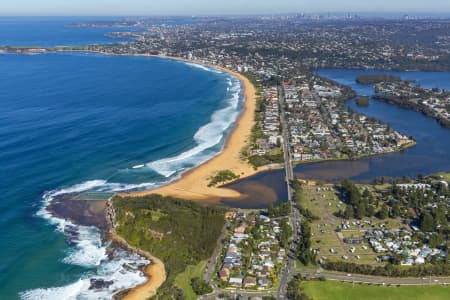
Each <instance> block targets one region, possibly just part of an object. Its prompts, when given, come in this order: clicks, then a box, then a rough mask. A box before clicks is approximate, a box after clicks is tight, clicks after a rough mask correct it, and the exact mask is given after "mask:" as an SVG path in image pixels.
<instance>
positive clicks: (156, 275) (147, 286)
mask: <svg viewBox="0 0 450 300" xmlns="http://www.w3.org/2000/svg"><path fill="white" fill-rule="evenodd" d="M144 273H145V276H147V278H148V280H147V282H145V283H144V284H141V285H138V286H137V287H134V288H133V289H131V290H130V292H129V293H128V294H127V295H125V296H124V297H123V298H122V299H123V300H145V299H148V298H151V297H153V296H154V295H156V291H157V290H158V288H159V287H160V286H161V285H162V284H163V283H164V281H165V280H166V271H165V269H164V264H163V263H162V261H160V260H159V259H156V258H153V259H152V263H151V264H149V265H148V266H147V267H146V268H145V270H144Z"/></svg>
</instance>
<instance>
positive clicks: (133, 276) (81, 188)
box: [20, 64, 240, 300]
mask: <svg viewBox="0 0 450 300" xmlns="http://www.w3.org/2000/svg"><path fill="white" fill-rule="evenodd" d="M191 65H192V66H194V67H200V68H202V69H206V70H208V71H211V72H219V71H216V70H213V69H210V68H207V67H204V66H200V65H196V64H191ZM219 73H221V72H219ZM227 85H228V89H227V90H228V98H227V99H226V104H227V105H226V107H224V108H222V109H220V110H217V111H216V112H215V113H214V114H213V115H212V117H211V121H210V122H209V123H208V124H206V125H204V126H202V127H201V128H200V129H199V130H198V131H197V132H196V134H195V136H194V140H195V142H196V143H197V145H196V146H195V147H194V148H192V149H190V150H188V151H186V152H183V153H181V154H180V155H177V156H174V157H170V158H164V159H161V160H158V161H155V162H151V163H148V164H147V166H148V167H151V168H152V169H153V170H155V171H156V172H158V173H159V174H162V175H164V176H165V177H170V178H169V179H170V180H174V179H175V178H174V177H176V176H173V175H174V174H176V175H177V176H179V174H180V173H181V172H182V171H184V170H186V169H188V168H191V167H194V166H195V165H198V164H200V163H203V162H204V161H206V160H208V159H210V158H211V157H212V156H214V155H215V154H217V151H218V149H217V150H216V149H214V147H216V146H217V145H219V144H220V143H221V142H223V139H224V135H225V133H226V131H227V130H228V129H229V128H230V127H231V126H232V124H233V123H234V122H235V121H236V118H237V116H238V114H239V112H238V107H239V96H240V82H239V81H238V80H237V79H233V80H232V79H228V83H227ZM160 184H161V183H159V184H158V183H154V182H147V183H140V184H124V183H114V182H108V181H106V180H90V181H86V182H83V183H80V184H76V185H73V186H69V187H65V188H61V189H58V190H53V191H49V192H47V193H45V194H44V197H43V200H44V205H43V206H42V208H41V209H40V210H39V211H38V213H37V214H38V215H39V216H41V217H43V218H45V219H47V220H48V221H49V222H50V223H51V224H53V225H54V226H55V228H56V230H57V231H59V232H61V233H64V230H65V228H70V230H71V231H76V234H74V235H73V236H72V237H71V242H74V243H75V244H74V246H72V247H71V248H70V249H69V251H68V253H67V256H66V257H65V258H64V259H63V263H66V264H72V265H78V266H82V267H86V268H90V270H87V271H86V273H85V274H84V275H83V276H81V278H80V279H79V280H77V281H76V282H73V283H71V284H68V285H66V286H62V287H50V288H38V289H32V290H28V291H25V292H22V293H20V297H21V298H22V299H27V300H28V299H44V300H45V299H59V300H64V299H67V300H69V299H111V298H112V296H113V295H114V294H115V293H117V292H118V291H120V290H122V289H125V288H131V287H134V286H136V285H139V284H141V283H143V282H145V280H146V277H145V276H144V274H143V273H142V272H141V271H139V270H138V268H137V266H138V265H145V264H147V263H148V261H147V260H145V259H144V258H142V257H140V256H137V255H135V254H130V253H128V252H126V251H123V250H120V249H117V250H115V253H114V255H113V256H114V257H113V259H109V258H108V255H107V247H106V245H104V244H103V243H102V240H101V235H100V232H99V230H98V229H97V228H95V227H89V226H77V225H75V224H73V223H72V222H70V221H68V220H64V219H60V218H56V217H54V216H53V215H51V214H50V213H49V212H48V210H47V207H48V205H49V204H50V202H51V201H52V199H54V197H56V196H59V195H64V194H69V193H81V192H86V191H102V192H121V191H129V190H137V189H149V188H155V187H157V186H158V185H160ZM127 266H128V267H127ZM92 268H94V271H93V270H92ZM91 279H102V280H105V281H108V282H111V284H110V285H109V286H108V287H103V288H101V289H90V286H91Z"/></svg>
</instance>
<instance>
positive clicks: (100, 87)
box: [0, 19, 243, 299]
mask: <svg viewBox="0 0 450 300" xmlns="http://www.w3.org/2000/svg"><path fill="white" fill-rule="evenodd" d="M72 21H73V20H72V19H70V20H66V23H67V22H72ZM26 22H28V23H27V25H24V24H22V23H19V24H16V23H14V24H9V25H7V26H6V27H7V30H5V23H4V21H2V19H0V32H1V33H0V44H5V41H6V43H7V44H12V42H14V44H16V45H17V44H29V43H30V41H32V42H33V44H34V42H35V41H36V42H39V43H41V42H42V44H43V45H60V44H66V42H67V41H75V42H74V43H80V44H84V43H87V42H89V43H91V42H104V41H105V40H104V38H105V37H104V32H103V31H100V32H97V33H95V34H93V33H92V31H91V30H92V29H86V28H72V29H70V32H69V33H64V34H62V35H59V34H53V33H50V34H49V31H51V30H53V29H49V27H48V24H47V23H45V22H44V24H41V23H40V21H39V22H33V21H30V20H27V21H26ZM58 22H60V23H59V24H60V25H61V26H63V27H64V24H66V23H65V22H63V21H58ZM60 25H55V24H53V25H51V26H50V27H51V28H59V27H58V26H60ZM53 26H55V27H53ZM30 27H34V29H33V30H35V32H36V33H35V34H34V33H33V35H32V36H31V38H30V39H28V37H29V34H30V32H29V29H30ZM60 29H61V28H60ZM39 30H41V32H39ZM61 30H62V29H61ZM77 30H80V31H81V32H84V33H76V34H75V35H76V38H75V39H71V38H73V37H68V36H66V34H68V35H71V34H72V33H74V32H75V31H77ZM17 32H21V35H19V37H18V36H17ZM84 34H86V37H87V40H83V36H84ZM91 34H92V35H91ZM37 36H39V39H35V37H37ZM95 36H97V38H96V37H95ZM22 37H23V40H22ZM41 38H42V40H41ZM60 38H61V39H60ZM20 41H21V42H20ZM0 66H1V69H0V164H1V175H0V228H2V230H1V231H0V245H1V247H0V251H1V254H0V295H1V296H0V298H1V299H18V298H24V299H102V298H105V299H108V298H110V297H111V295H112V293H113V292H114V291H117V290H118V289H120V288H125V287H131V286H133V285H136V284H138V283H141V282H143V281H144V280H145V279H144V277H143V276H142V274H140V272H130V271H127V270H125V269H124V268H123V264H124V263H129V262H136V261H142V259H141V258H139V257H136V256H133V255H130V254H127V253H119V254H118V255H117V256H116V258H115V259H113V260H109V259H107V257H106V253H105V247H104V246H105V245H104V244H102V242H101V240H100V234H99V232H98V230H96V229H95V228H91V227H79V228H78V231H79V234H80V236H79V240H78V243H77V244H76V245H74V246H69V245H68V244H67V243H66V241H65V239H64V235H63V234H62V233H61V231H62V230H63V228H64V226H65V225H67V224H68V222H67V221H65V220H61V219H55V218H52V217H51V216H50V215H49V214H48V213H47V212H46V210H45V205H46V203H47V201H48V200H49V199H51V198H52V197H53V196H55V195H57V194H61V193H65V192H69V191H84V190H90V189H94V190H102V191H122V190H128V189H142V188H149V187H155V186H157V185H159V184H162V183H164V182H167V181H169V180H173V179H174V178H177V176H179V175H180V174H181V173H182V172H183V171H185V170H186V169H188V168H190V167H193V166H195V165H198V164H199V163H201V162H203V161H205V160H207V159H208V158H210V157H212V156H213V155H215V154H216V153H217V152H218V151H220V150H221V148H222V147H223V144H224V138H225V136H226V134H227V133H228V131H229V130H231V128H232V127H233V124H234V123H233V122H234V121H235V119H236V118H237V116H238V114H239V111H240V109H241V108H242V99H243V97H242V93H241V85H240V82H239V81H238V80H237V79H235V78H233V77H231V76H229V75H228V74H225V73H222V72H220V71H217V70H214V69H210V68H205V67H202V66H197V65H190V64H186V63H181V62H176V61H170V60H162V59H156V58H145V57H122V56H121V57H117V56H102V55H96V54H80V53H68V54H44V55H13V54H2V55H0ZM137 165H144V167H143V168H136V169H135V168H133V166H137ZM93 277H95V278H102V279H105V280H113V281H114V284H113V285H112V286H111V287H109V288H107V289H104V290H102V291H99V292H94V291H92V290H89V280H90V279H91V278H93Z"/></svg>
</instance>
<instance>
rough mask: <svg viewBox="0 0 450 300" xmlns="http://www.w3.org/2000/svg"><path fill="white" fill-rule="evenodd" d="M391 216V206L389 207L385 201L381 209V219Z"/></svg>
mask: <svg viewBox="0 0 450 300" xmlns="http://www.w3.org/2000/svg"><path fill="white" fill-rule="evenodd" d="M388 216H389V208H388V207H387V205H386V204H385V203H384V204H383V205H382V206H381V209H380V219H382V220H384V219H386V218H387V217H388Z"/></svg>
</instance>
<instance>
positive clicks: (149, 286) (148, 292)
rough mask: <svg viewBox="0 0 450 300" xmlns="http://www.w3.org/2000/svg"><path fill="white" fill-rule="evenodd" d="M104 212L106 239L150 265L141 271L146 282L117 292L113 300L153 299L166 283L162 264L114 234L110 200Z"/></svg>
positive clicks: (112, 209) (157, 259)
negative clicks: (143, 259)
mask: <svg viewBox="0 0 450 300" xmlns="http://www.w3.org/2000/svg"><path fill="white" fill-rule="evenodd" d="M104 212H105V219H106V224H107V226H108V230H107V234H108V238H109V239H110V240H111V241H112V242H115V243H117V244H118V245H120V246H122V247H123V248H125V249H126V250H127V251H129V252H132V253H136V254H138V255H140V256H143V257H145V258H146V259H148V260H149V261H150V263H149V264H148V265H147V266H146V267H145V269H144V270H143V272H144V275H145V277H147V281H146V282H144V283H142V284H140V285H137V286H135V287H132V288H129V289H125V290H122V291H119V292H117V293H116V294H115V295H114V299H116V298H118V299H123V300H142V299H148V298H150V297H153V296H154V295H156V292H157V290H158V288H159V287H160V286H161V285H162V284H163V283H164V282H165V281H166V277H167V274H166V269H165V267H164V263H163V262H162V261H161V260H160V259H159V258H157V257H155V256H153V255H152V254H150V253H149V252H147V251H144V250H142V249H140V248H137V247H134V246H131V245H130V244H128V242H127V241H126V240H125V239H124V238H122V237H121V236H119V235H118V234H117V233H116V230H115V229H114V225H113V224H114V218H115V217H114V208H113V205H112V202H111V200H108V201H107V202H106V208H105V211H104Z"/></svg>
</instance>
